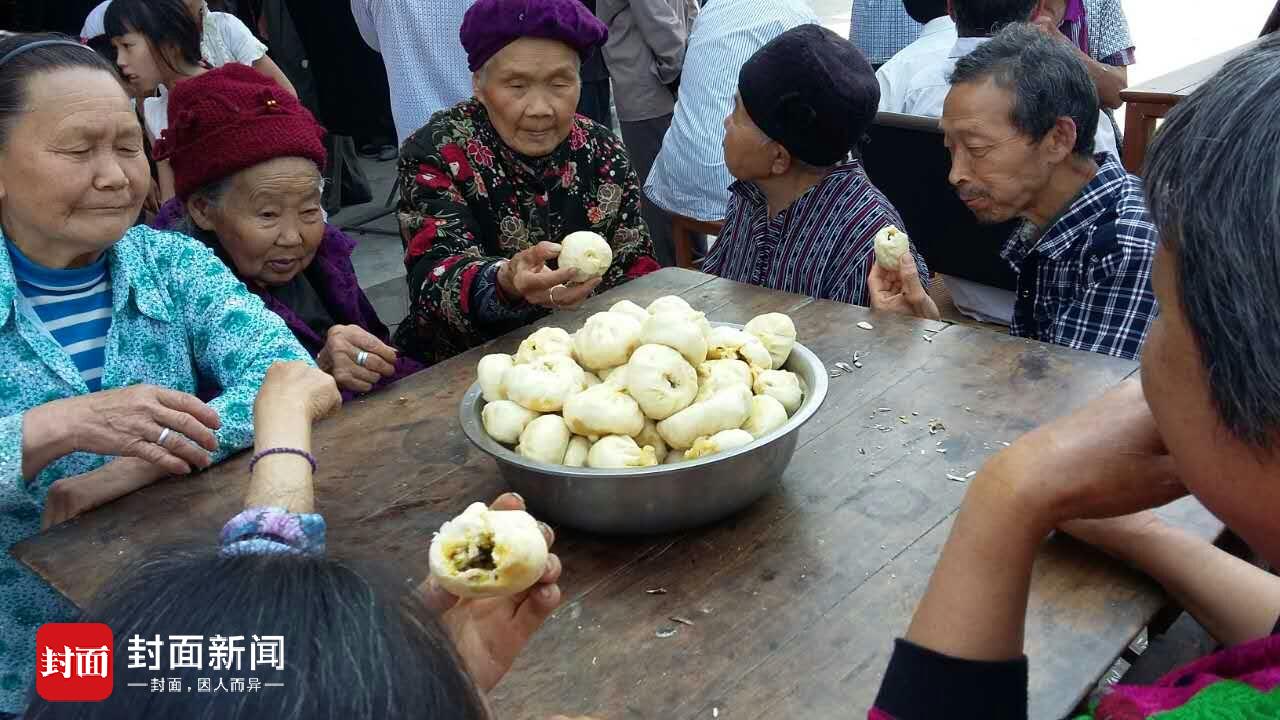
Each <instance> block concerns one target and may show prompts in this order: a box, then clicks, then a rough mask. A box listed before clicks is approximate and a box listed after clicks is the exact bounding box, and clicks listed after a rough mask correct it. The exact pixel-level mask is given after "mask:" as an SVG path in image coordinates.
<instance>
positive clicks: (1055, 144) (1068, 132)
mask: <svg viewBox="0 0 1280 720" xmlns="http://www.w3.org/2000/svg"><path fill="white" fill-rule="evenodd" d="M1045 140H1046V141H1048V143H1047V145H1046V149H1047V150H1048V151H1049V153H1050V156H1051V157H1052V159H1053V160H1054V161H1055V162H1061V161H1062V160H1063V159H1065V158H1067V157H1068V156H1069V155H1071V153H1072V152H1073V151H1074V150H1075V147H1076V122H1075V120H1072V119H1071V118H1069V117H1066V116H1063V117H1060V118H1058V119H1057V120H1056V121H1054V123H1053V129H1052V130H1050V131H1049V134H1048V135H1047V136H1046V137H1045Z"/></svg>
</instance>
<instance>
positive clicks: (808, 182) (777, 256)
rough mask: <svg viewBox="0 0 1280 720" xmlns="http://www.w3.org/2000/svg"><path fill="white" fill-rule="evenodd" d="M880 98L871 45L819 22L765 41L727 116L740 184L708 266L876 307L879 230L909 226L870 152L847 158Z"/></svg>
mask: <svg viewBox="0 0 1280 720" xmlns="http://www.w3.org/2000/svg"><path fill="white" fill-rule="evenodd" d="M879 99H880V86H879V85H878V84H877V83H876V78H875V74H874V73H873V72H872V71H871V65H870V64H868V63H867V61H866V59H865V58H863V57H862V53H860V52H858V49H857V48H855V47H854V46H853V44H852V43H850V42H849V41H848V40H845V39H844V38H842V37H840V36H839V35H836V34H835V33H833V32H831V31H830V30H827V29H825V28H822V27H821V26H818V25H801V26H799V27H796V28H792V29H791V30H788V31H787V32H785V33H783V34H781V35H779V36H778V37H777V38H775V39H773V40H772V41H770V42H769V43H768V44H767V45H765V46H764V47H763V48H760V51H759V52H757V53H756V54H755V55H754V56H752V58H751V59H750V60H748V61H747V62H746V64H745V65H743V66H742V72H741V73H739V75H738V97H737V102H736V105H735V107H734V110H733V113H732V114H730V115H729V117H728V118H726V119H725V138H724V157H725V162H726V163H727V164H728V165H729V171H730V172H732V173H733V175H734V177H736V178H738V182H736V183H734V184H733V186H732V187H731V188H730V192H731V195H732V196H731V198H730V200H729V212H728V215H727V216H726V217H725V221H724V230H723V232H722V234H721V235H720V238H719V239H718V240H717V241H716V243H715V245H714V246H713V247H712V248H711V252H710V253H708V255H707V260H706V263H705V264H704V265H703V269H704V270H705V271H706V272H709V273H713V274H716V275H720V276H721V277H726V278H728V279H730V280H737V281H739V282H747V283H752V284H756V285H763V286H765V287H770V288H774V289H775V290H784V291H786V292H793V293H798V294H801V295H809V296H812V297H819V298H827V299H830V300H838V301H841V302H847V303H857V304H859V305H866V304H867V301H868V295H867V283H866V280H867V272H868V271H869V270H870V266H871V264H872V263H873V259H874V239H875V235H876V233H877V232H879V231H880V229H881V228H883V227H885V226H886V225H896V226H898V227H899V228H901V227H902V220H901V218H899V217H898V213H897V211H895V210H894V209H893V206H892V205H890V204H889V201H888V200H886V199H885V197H884V195H882V194H881V193H880V191H879V190H877V189H876V187H875V186H874V185H872V184H871V181H870V180H869V179H867V175H866V173H865V172H864V171H863V169H862V163H861V161H859V160H857V159H856V158H855V159H849V151H850V150H851V149H852V148H853V147H854V145H855V144H856V143H857V142H858V140H859V139H860V138H861V137H862V135H863V133H864V132H865V130H866V128H867V125H869V124H870V123H871V120H872V118H874V117H875V113H876V103H877V101H878V100H879ZM905 264H912V263H905ZM919 269H920V277H919V279H918V280H917V282H919V283H924V282H927V280H928V276H927V275H926V274H925V271H926V268H925V267H924V262H923V261H920V262H919Z"/></svg>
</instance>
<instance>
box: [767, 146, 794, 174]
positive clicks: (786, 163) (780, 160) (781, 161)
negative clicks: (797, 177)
mask: <svg viewBox="0 0 1280 720" xmlns="http://www.w3.org/2000/svg"><path fill="white" fill-rule="evenodd" d="M770 144H771V145H772V146H773V147H772V148H771V150H772V151H773V162H772V163H771V164H770V165H769V172H770V173H771V174H773V175H786V174H787V171H788V170H790V169H791V153H790V152H788V151H787V149H786V148H785V147H783V146H782V143H778V142H773V143H770Z"/></svg>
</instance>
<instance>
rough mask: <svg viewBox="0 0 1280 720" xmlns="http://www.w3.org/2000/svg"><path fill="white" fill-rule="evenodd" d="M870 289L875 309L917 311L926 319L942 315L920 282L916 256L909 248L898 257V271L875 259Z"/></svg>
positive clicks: (869, 284)
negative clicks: (882, 265) (884, 265)
mask: <svg viewBox="0 0 1280 720" xmlns="http://www.w3.org/2000/svg"><path fill="white" fill-rule="evenodd" d="M867 290H868V293H869V295H870V296H871V307H872V308H874V309H876V310H887V311H889V312H895V313H900V314H902V315H914V316H916V317H919V318H924V319H926V320H937V319H938V318H939V317H940V315H939V314H938V306H937V304H936V303H934V302H933V298H931V297H929V293H928V292H927V291H925V289H924V286H923V285H921V284H920V273H919V271H918V269H917V268H916V259H915V257H914V256H912V254H911V252H910V251H908V252H905V253H903V254H902V257H901V258H899V259H898V270H897V272H894V271H893V270H886V269H884V268H882V267H880V263H877V262H872V263H871V273H870V274H869V275H867Z"/></svg>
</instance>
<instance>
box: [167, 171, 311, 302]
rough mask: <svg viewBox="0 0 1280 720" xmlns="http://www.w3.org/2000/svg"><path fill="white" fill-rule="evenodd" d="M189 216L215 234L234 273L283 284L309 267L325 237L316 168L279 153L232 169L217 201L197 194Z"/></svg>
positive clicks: (258, 281) (256, 281)
mask: <svg viewBox="0 0 1280 720" xmlns="http://www.w3.org/2000/svg"><path fill="white" fill-rule="evenodd" d="M188 209H189V210H190V211H191V217H192V219H193V220H195V222H196V224H197V225H199V226H200V227H201V228H202V229H204V230H209V231H212V232H213V233H215V234H216V235H217V236H218V242H219V243H220V244H221V245H222V247H223V249H224V250H226V251H227V255H228V256H230V258H231V263H232V265H234V266H235V267H234V268H233V269H234V270H235V272H236V275H238V276H240V277H241V278H242V279H244V280H245V281H246V282H248V283H250V284H252V285H257V286H259V287H273V286H276V285H284V284H286V283H288V282H289V281H290V280H293V278H294V277H295V276H297V274H298V273H300V272H302V271H303V270H305V269H307V266H309V265H310V264H311V261H312V260H314V259H315V256H316V250H317V249H319V247H320V241H321V240H322V239H323V238H324V226H325V223H324V211H323V210H322V209H321V207H320V171H319V170H318V169H317V168H316V166H315V163H313V162H311V161H310V160H307V159H305V158H277V159H275V160H268V161H267V162H265V163H261V164H259V165H255V166H253V167H251V168H249V169H248V170H242V171H241V172H239V173H236V175H235V177H233V178H232V180H231V183H230V186H229V187H228V188H227V191H226V193H225V195H224V196H223V197H221V198H218V199H217V201H216V204H211V203H210V202H208V199H206V198H202V197H199V196H196V197H193V198H192V199H191V201H190V203H189V204H188Z"/></svg>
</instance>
